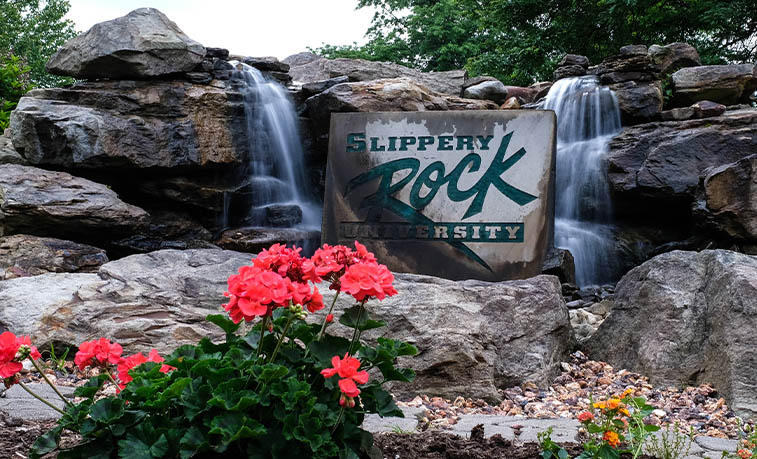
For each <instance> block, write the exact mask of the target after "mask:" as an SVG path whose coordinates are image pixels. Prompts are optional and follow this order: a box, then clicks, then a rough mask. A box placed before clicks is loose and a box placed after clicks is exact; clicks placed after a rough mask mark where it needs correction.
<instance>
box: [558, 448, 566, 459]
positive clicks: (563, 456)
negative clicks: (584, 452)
mask: <svg viewBox="0 0 757 459" xmlns="http://www.w3.org/2000/svg"><path fill="white" fill-rule="evenodd" d="M557 457H558V459H568V452H567V451H565V449H563V448H560V450H559V451H558V452H557Z"/></svg>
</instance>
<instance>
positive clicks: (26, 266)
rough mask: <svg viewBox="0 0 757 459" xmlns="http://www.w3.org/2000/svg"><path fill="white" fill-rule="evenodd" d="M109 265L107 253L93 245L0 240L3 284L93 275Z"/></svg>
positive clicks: (17, 238) (22, 237)
mask: <svg viewBox="0 0 757 459" xmlns="http://www.w3.org/2000/svg"><path fill="white" fill-rule="evenodd" d="M107 262H108V257H107V256H106V255H105V251H104V250H102V249H98V248H97V247H92V246H91V245H85V244H78V243H76V242H71V241H64V240H61V239H53V238H47V237H37V236H29V235H27V234H17V235H13V236H5V237H0V280H3V279H11V278H14V277H25V276H37V275H40V274H45V273H59V272H69V273H77V272H91V271H96V270H97V268H98V267H99V266H100V265H102V264H104V263H107Z"/></svg>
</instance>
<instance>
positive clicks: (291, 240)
mask: <svg viewBox="0 0 757 459" xmlns="http://www.w3.org/2000/svg"><path fill="white" fill-rule="evenodd" d="M320 240H321V232H320V231H308V230H302V229H297V228H258V227H245V228H234V229H230V230H226V231H224V232H223V233H221V236H220V237H219V238H218V239H217V240H216V241H215V243H216V244H217V245H218V246H220V247H223V248H225V249H229V250H238V251H240V252H249V253H258V252H260V251H261V250H263V249H267V248H268V247H270V246H271V245H273V244H285V245H296V246H298V247H303V246H306V245H307V246H309V247H317V246H318V244H320Z"/></svg>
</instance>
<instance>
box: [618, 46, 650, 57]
mask: <svg viewBox="0 0 757 459" xmlns="http://www.w3.org/2000/svg"><path fill="white" fill-rule="evenodd" d="M644 54H647V45H626V46H623V47H622V48H620V55H621V56H639V55H644Z"/></svg>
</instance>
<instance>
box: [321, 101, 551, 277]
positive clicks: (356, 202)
mask: <svg viewBox="0 0 757 459" xmlns="http://www.w3.org/2000/svg"><path fill="white" fill-rule="evenodd" d="M554 158H555V115H554V113H553V112H551V111H542V110H502V111H456V112H396V113H395V112H393V113H335V114H332V118H331V132H330V135H329V158H328V167H327V178H326V199H325V205H324V218H323V242H325V243H329V244H336V243H340V244H351V242H352V241H353V240H358V241H360V242H361V243H363V244H365V245H366V246H367V247H368V249H370V250H371V251H373V252H375V253H376V256H377V257H378V259H379V260H381V261H382V263H385V264H386V265H387V266H388V267H389V268H390V269H392V270H393V271H400V272H411V273H419V274H431V275H435V276H441V277H446V278H450V279H483V280H502V279H514V278H523V277H529V276H534V275H536V274H539V273H540V272H541V263H542V260H543V258H544V256H545V254H546V251H547V249H548V247H549V246H550V244H551V242H552V228H553V224H554V223H553V222H554V218H553V214H554V208H553V195H554V192H553V187H554V161H555V159H554Z"/></svg>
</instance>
